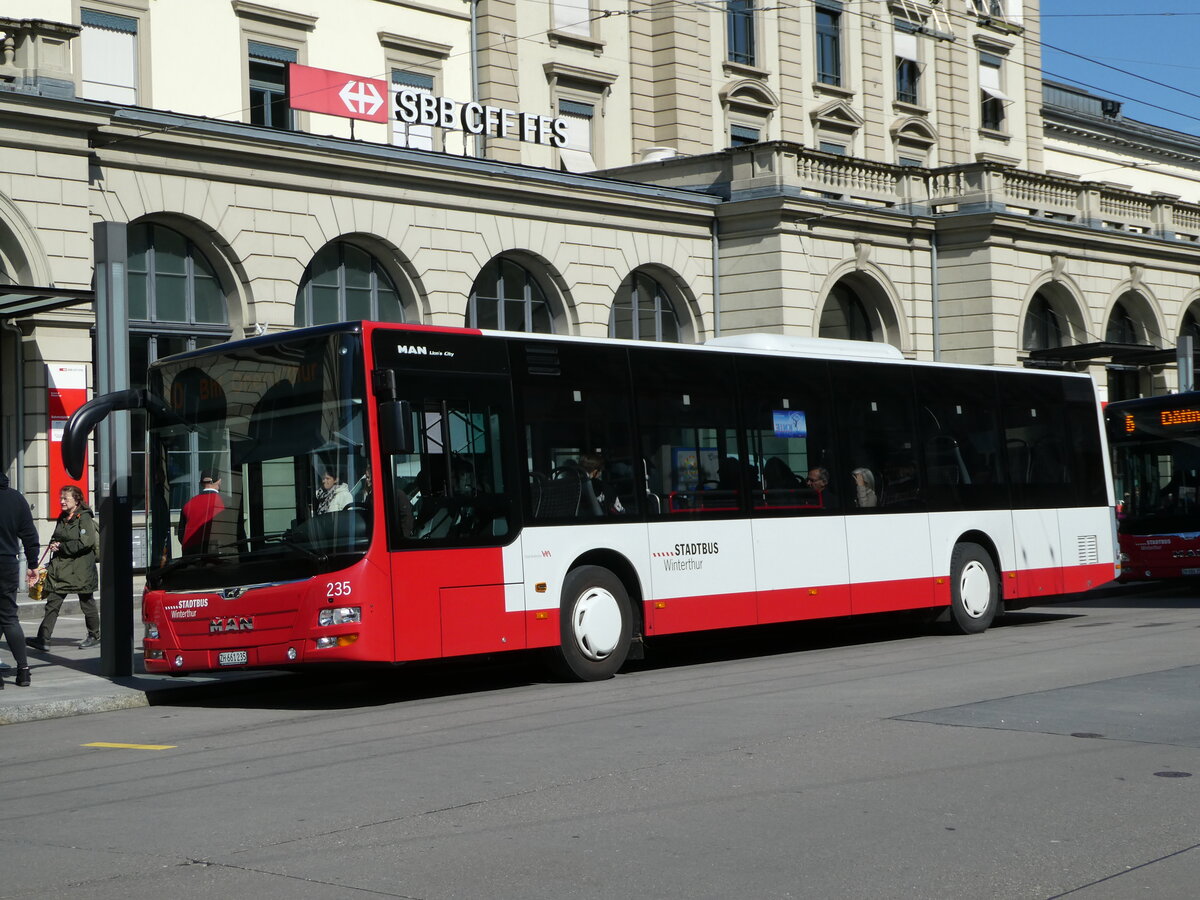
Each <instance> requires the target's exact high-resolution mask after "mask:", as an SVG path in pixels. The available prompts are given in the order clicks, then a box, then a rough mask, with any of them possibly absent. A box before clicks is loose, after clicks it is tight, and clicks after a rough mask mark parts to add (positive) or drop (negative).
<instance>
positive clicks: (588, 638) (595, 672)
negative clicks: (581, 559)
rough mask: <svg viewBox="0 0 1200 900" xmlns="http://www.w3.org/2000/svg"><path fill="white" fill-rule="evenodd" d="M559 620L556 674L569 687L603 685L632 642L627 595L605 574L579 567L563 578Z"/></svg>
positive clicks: (610, 573)
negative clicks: (572, 684) (584, 683)
mask: <svg viewBox="0 0 1200 900" xmlns="http://www.w3.org/2000/svg"><path fill="white" fill-rule="evenodd" d="M559 619H560V621H559V626H560V637H561V643H560V645H559V647H558V648H557V655H556V657H555V663H556V666H555V668H557V669H558V671H559V674H561V675H563V676H564V677H566V678H569V679H571V680H573V681H602V680H604V679H605V678H611V677H612V676H613V675H615V674H616V673H617V670H618V669H620V668H621V666H622V665H623V664H624V663H625V658H626V657H627V656H628V655H629V644H630V641H631V640H632V637H633V616H632V614H631V611H630V606H629V593H628V592H627V591H626V590H625V585H624V584H622V583H621V579H619V578H618V577H617V576H616V575H614V574H613V573H612V572H610V571H609V570H608V569H604V568H601V567H600V566H580V567H579V568H578V569H573V570H572V571H571V572H570V573H569V574H568V575H567V577H566V580H565V581H564V582H563V589H562V603H561V606H560V616H559Z"/></svg>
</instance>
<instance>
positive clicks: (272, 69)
mask: <svg viewBox="0 0 1200 900" xmlns="http://www.w3.org/2000/svg"><path fill="white" fill-rule="evenodd" d="M249 49H250V54H249V55H250V60H249V65H250V124H251V125H265V126H267V127H268V128H279V129H281V130H284V131H289V130H291V129H292V128H294V127H295V119H294V116H293V113H292V110H291V108H290V107H289V106H288V96H287V66H288V63H294V62H295V61H296V51H295V50H291V49H289V48H287V47H276V46H275V45H274V44H263V43H260V42H258V41H250V42H249Z"/></svg>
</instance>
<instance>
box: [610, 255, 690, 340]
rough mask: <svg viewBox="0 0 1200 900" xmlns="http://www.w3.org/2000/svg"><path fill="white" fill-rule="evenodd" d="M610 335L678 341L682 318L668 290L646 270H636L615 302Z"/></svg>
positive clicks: (611, 316)
mask: <svg viewBox="0 0 1200 900" xmlns="http://www.w3.org/2000/svg"><path fill="white" fill-rule="evenodd" d="M608 335H609V337H616V338H631V339H632V340H635V341H678V340H679V317H678V316H676V315H675V307H674V306H673V305H672V304H671V298H670V297H668V296H667V292H666V289H665V288H663V286H662V285H661V284H659V283H658V282H657V281H655V280H654V279H653V278H651V277H650V276H649V275H647V274H646V273H645V272H634V273H633V275H631V276H630V278H629V280H627V281H626V282H625V283H624V284H623V285H621V289H620V290H619V291H618V292H617V296H616V299H615V300H614V301H613V306H612V313H611V314H610V315H609V317H608Z"/></svg>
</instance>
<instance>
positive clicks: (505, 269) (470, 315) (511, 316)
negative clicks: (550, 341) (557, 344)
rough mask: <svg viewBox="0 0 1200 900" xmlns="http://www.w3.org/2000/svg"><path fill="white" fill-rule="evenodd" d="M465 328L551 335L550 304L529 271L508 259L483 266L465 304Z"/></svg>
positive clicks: (552, 324) (497, 260) (552, 322)
mask: <svg viewBox="0 0 1200 900" xmlns="http://www.w3.org/2000/svg"><path fill="white" fill-rule="evenodd" d="M466 322H467V327H468V328H494V329H497V330H499V331H533V332H538V333H541V334H553V333H554V320H553V317H552V316H551V315H550V303H549V302H548V301H547V300H546V295H545V293H544V292H543V291H542V288H541V286H540V285H539V284H538V283H537V281H535V280H534V277H533V275H532V274H530V272H529V270H528V269H526V268H525V267H524V266H522V265H521V264H520V263H517V262H514V261H513V260H511V259H493V260H492V261H491V262H490V263H488V264H487V265H486V266H484V267H483V271H482V272H480V273H479V277H478V278H476V279H475V284H473V285H472V286H471V297H470V299H469V300H468V301H467V315H466Z"/></svg>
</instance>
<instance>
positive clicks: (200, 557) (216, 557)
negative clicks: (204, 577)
mask: <svg viewBox="0 0 1200 900" xmlns="http://www.w3.org/2000/svg"><path fill="white" fill-rule="evenodd" d="M222 561H223V560H222V559H221V555H220V554H219V553H189V554H187V555H186V556H181V557H179V558H178V559H173V560H171V561H170V562H168V563H164V564H163V565H161V566H159V567H158V568H157V569H152V570H151V571H150V572H148V573H147V577H153V578H155V579H158V578H161V577H162V576H163V575H166V574H167V573H168V572H173V571H175V570H176V569H178V568H180V567H181V566H182V565H183V564H184V563H199V564H210V563H218V562H222Z"/></svg>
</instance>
